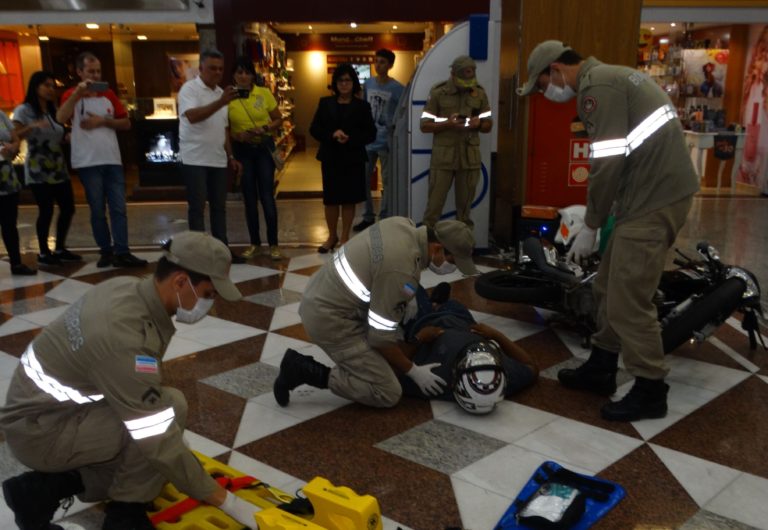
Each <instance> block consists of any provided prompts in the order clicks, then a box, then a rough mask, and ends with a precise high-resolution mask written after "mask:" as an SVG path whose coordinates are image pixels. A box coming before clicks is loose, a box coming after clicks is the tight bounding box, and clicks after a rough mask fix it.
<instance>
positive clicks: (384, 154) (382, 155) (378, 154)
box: [363, 150, 390, 223]
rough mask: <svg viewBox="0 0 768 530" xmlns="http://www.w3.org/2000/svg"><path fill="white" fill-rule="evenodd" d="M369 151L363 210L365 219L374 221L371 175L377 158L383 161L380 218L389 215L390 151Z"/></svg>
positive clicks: (370, 221)
mask: <svg viewBox="0 0 768 530" xmlns="http://www.w3.org/2000/svg"><path fill="white" fill-rule="evenodd" d="M366 152H367V153H368V162H366V164H365V176H366V181H365V210H364V211H363V221H368V222H369V223H372V222H374V221H375V220H376V214H374V213H373V200H371V175H372V174H373V169H374V168H375V167H376V160H379V161H380V162H381V184H382V190H383V191H382V192H381V207H380V209H379V219H385V218H387V217H388V216H389V212H388V211H387V190H388V189H389V186H390V182H389V181H390V179H389V171H390V167H389V161H390V157H389V151H387V150H376V151H366Z"/></svg>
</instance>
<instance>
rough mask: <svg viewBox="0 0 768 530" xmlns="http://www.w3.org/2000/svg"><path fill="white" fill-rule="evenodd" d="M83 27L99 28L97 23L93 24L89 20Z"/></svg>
mask: <svg viewBox="0 0 768 530" xmlns="http://www.w3.org/2000/svg"><path fill="white" fill-rule="evenodd" d="M85 27H86V28H88V29H99V25H98V24H94V23H93V22H90V23H88V24H86V25H85Z"/></svg>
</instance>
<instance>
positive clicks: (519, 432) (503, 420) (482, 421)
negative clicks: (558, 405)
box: [440, 401, 560, 443]
mask: <svg viewBox="0 0 768 530" xmlns="http://www.w3.org/2000/svg"><path fill="white" fill-rule="evenodd" d="M559 417H560V416H556V415H554V414H550V413H549V412H544V411H542V410H538V409H534V408H531V407H527V406H525V405H521V404H519V403H514V402H512V401H502V402H501V403H499V404H498V405H496V410H494V411H493V412H491V413H490V414H487V415H484V416H476V415H473V414H468V413H467V412H466V411H464V410H462V409H461V408H460V407H458V406H454V407H453V410H451V411H450V412H447V413H446V414H443V415H441V416H440V421H444V422H446V423H451V424H453V425H457V426H459V427H463V428H465V429H468V430H470V431H475V432H478V433H480V434H484V435H485V436H490V437H491V438H496V439H497V440H501V441H503V442H507V443H513V442H515V441H517V440H519V439H521V438H523V437H524V436H526V435H528V434H530V433H532V432H533V431H535V430H536V429H539V428H541V427H543V426H544V425H547V424H548V423H550V422H552V421H554V420H556V419H558V418H559Z"/></svg>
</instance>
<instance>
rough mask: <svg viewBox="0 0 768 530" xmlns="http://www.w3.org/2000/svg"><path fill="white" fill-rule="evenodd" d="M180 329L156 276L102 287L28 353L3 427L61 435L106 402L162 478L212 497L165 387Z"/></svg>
mask: <svg viewBox="0 0 768 530" xmlns="http://www.w3.org/2000/svg"><path fill="white" fill-rule="evenodd" d="M174 332H175V329H174V326H173V322H172V320H171V318H170V317H169V316H168V314H167V313H166V310H165V308H164V307H163V305H162V303H161V301H160V298H159V296H158V294H157V290H156V288H155V286H154V279H153V278H147V279H143V280H139V279H137V278H133V277H119V278H114V279H112V280H108V281H106V282H103V283H101V284H99V285H97V286H95V287H94V288H93V289H91V290H90V291H89V292H88V293H87V294H85V296H83V297H82V298H80V299H79V300H78V301H77V302H75V303H74V304H72V305H71V306H70V307H69V308H68V309H67V310H66V311H65V312H64V314H62V315H61V316H60V317H59V318H57V319H56V320H54V321H53V322H52V323H51V324H50V325H49V326H48V327H46V328H45V329H44V330H43V332H42V333H41V334H40V335H39V336H38V337H37V338H36V339H35V340H34V341H33V342H32V344H31V345H30V346H29V347H28V348H27V351H26V352H25V353H24V355H23V356H22V359H21V363H20V364H19V366H18V368H17V369H16V371H15V373H14V375H13V379H12V380H11V384H10V387H9V389H8V397H7V401H6V405H5V407H3V408H2V409H0V428H2V429H3V430H4V431H6V432H7V431H14V430H16V431H19V432H23V433H25V434H26V435H27V436H40V437H46V436H51V437H56V436H60V434H61V433H62V425H64V424H66V423H67V422H69V421H72V420H73V418H74V417H76V416H77V415H78V413H80V411H82V410H83V407H84V406H88V404H90V403H94V402H102V403H103V402H106V404H107V405H108V406H109V407H111V408H112V410H114V413H115V414H116V415H117V416H119V417H120V419H121V420H122V421H123V422H124V424H125V426H126V428H127V429H128V432H129V433H130V435H131V437H132V438H133V441H134V442H135V443H136V444H137V445H138V446H139V448H140V449H141V450H142V452H143V453H144V455H145V456H146V458H147V459H148V460H149V461H150V462H151V463H152V464H153V465H154V466H155V467H156V469H157V470H158V472H159V473H161V474H162V475H164V476H165V477H166V478H167V479H168V480H169V481H171V482H172V483H173V484H174V485H175V486H176V487H177V488H178V489H179V490H181V491H183V492H184V493H187V494H188V495H190V496H192V497H195V498H198V499H200V498H203V497H205V496H207V495H210V494H211V493H212V492H213V491H214V490H215V488H216V484H215V482H214V480H213V479H212V478H211V477H210V476H209V475H208V474H207V473H206V472H205V470H203V468H202V467H201V465H200V464H199V462H198V461H197V459H196V458H195V457H194V455H193V454H192V453H191V452H190V451H189V449H187V448H186V446H185V445H184V442H183V440H182V434H183V432H182V430H181V429H180V428H179V426H178V425H177V424H176V423H175V422H174V421H173V418H174V413H173V408H172V406H171V401H170V398H169V397H168V396H166V395H164V393H163V387H162V386H161V380H162V365H161V360H162V358H163V355H164V354H165V351H166V349H167V348H168V343H169V342H170V340H171V337H172V336H173V334H174ZM41 418H42V419H41Z"/></svg>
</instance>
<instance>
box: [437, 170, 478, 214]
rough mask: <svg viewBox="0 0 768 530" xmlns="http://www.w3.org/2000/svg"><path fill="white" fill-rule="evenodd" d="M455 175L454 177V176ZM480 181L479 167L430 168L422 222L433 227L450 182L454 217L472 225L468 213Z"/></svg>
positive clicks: (449, 187) (441, 210)
mask: <svg viewBox="0 0 768 530" xmlns="http://www.w3.org/2000/svg"><path fill="white" fill-rule="evenodd" d="M454 177H455V178H454ZM479 181H480V169H455V170H454V169H430V170H429V198H428V200H427V209H426V210H425V211H424V221H423V222H424V224H425V225H426V226H429V227H434V226H435V223H437V222H438V221H439V220H440V215H441V214H442V213H443V206H445V199H446V197H447V196H448V190H450V189H451V184H453V185H454V189H453V192H454V197H455V199H456V219H457V220H459V221H461V222H462V223H464V224H466V225H467V226H469V227H470V228H471V227H473V226H474V223H473V222H472V219H471V218H470V213H471V211H470V210H471V209H472V200H473V199H474V198H475V189H476V188H477V183H478V182H479Z"/></svg>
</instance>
